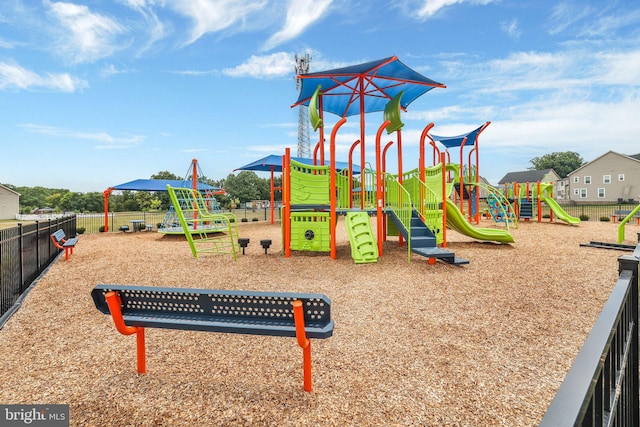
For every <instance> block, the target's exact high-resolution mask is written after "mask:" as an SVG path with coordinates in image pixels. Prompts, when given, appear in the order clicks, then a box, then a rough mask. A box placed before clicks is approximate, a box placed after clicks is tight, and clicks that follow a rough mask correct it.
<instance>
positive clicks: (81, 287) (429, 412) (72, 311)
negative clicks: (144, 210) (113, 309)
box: [0, 219, 640, 426]
mask: <svg viewBox="0 0 640 427" xmlns="http://www.w3.org/2000/svg"><path fill="white" fill-rule="evenodd" d="M480 226H481V227H496V226H495V225H493V223H492V222H488V221H487V222H485V221H483V222H482V223H481V224H480ZM616 227H617V224H611V223H599V222H588V223H582V224H580V225H579V226H569V225H565V224H563V223H556V222H554V223H549V222H544V223H536V222H523V223H521V224H520V226H519V228H517V229H512V230H511V232H512V234H513V235H514V237H515V240H516V243H515V244H511V245H500V244H493V243H483V242H478V241H474V240H473V239H471V238H469V237H466V236H462V235H460V234H457V233H455V232H454V231H448V245H447V249H448V250H450V251H452V252H455V254H456V255H457V256H459V257H462V258H466V259H468V260H470V262H471V263H470V264H469V265H467V266H463V267H455V266H451V265H448V264H445V263H442V262H438V263H437V264H436V265H429V263H428V260H427V259H426V258H422V257H420V256H416V255H414V256H412V260H411V262H410V263H407V252H406V247H399V246H398V242H397V240H396V239H395V238H389V240H388V241H387V242H385V243H384V254H383V256H382V257H381V258H380V259H379V261H378V262H377V263H375V264H354V262H353V260H352V259H351V250H350V247H349V242H348V238H347V235H346V230H345V226H344V222H343V220H342V219H341V220H340V221H339V223H338V228H337V241H338V242H339V243H338V250H337V260H331V259H330V257H329V255H328V254H327V253H311V252H295V251H294V252H292V256H291V257H290V258H285V257H284V255H283V254H282V253H281V249H282V244H281V229H280V225H279V224H276V225H270V224H268V223H248V224H241V225H240V233H241V236H242V237H249V238H250V243H249V246H248V247H247V249H246V255H244V256H243V255H239V256H238V260H237V261H235V262H234V261H233V259H232V258H231V257H230V256H228V255H205V256H201V257H200V258H197V259H196V258H194V257H193V256H192V255H191V252H190V250H189V247H188V245H187V243H186V240H185V239H184V236H169V235H162V234H159V233H156V232H137V233H109V234H92V235H82V236H80V241H79V243H78V245H77V246H76V249H75V253H74V254H73V255H72V256H71V258H70V260H69V261H66V262H65V261H64V256H62V257H61V258H58V260H57V262H56V263H55V264H54V265H53V266H52V267H51V268H50V269H49V271H48V272H47V273H46V274H45V275H44V277H43V278H42V279H41V280H40V281H39V282H38V284H37V285H36V287H35V288H34V289H33V291H31V292H30V294H29V295H28V296H27V298H26V299H25V301H24V303H23V305H22V307H21V308H20V309H19V310H18V311H17V312H16V313H15V314H14V316H13V317H12V318H11V320H10V321H9V322H8V323H7V324H6V325H5V327H4V328H3V329H2V330H1V331H0V371H1V377H2V387H1V388H0V402H2V403H3V404H19V403H22V404H53V403H66V404H69V405H70V410H71V414H70V416H71V425H73V426H194V425H210V426H213V425H216V426H218V425H220V426H235V425H246V426H256V425H268V426H272V425H274V426H275V425H277V426H283V425H285V426H287V425H303V426H304V425H323V426H352V425H353V426H356V425H357V426H363V425H380V426H394V425H397V426H408V425H421V426H535V425H537V424H538V423H539V421H540V419H541V418H542V416H543V415H544V413H545V411H546V409H547V407H548V405H549V403H550V402H551V400H552V398H553V396H554V395H555V393H556V391H557V389H558V387H559V386H560V384H561V382H562V381H563V379H564V376H565V374H566V372H567V371H568V369H569V368H570V366H571V364H572V362H573V360H574V358H575V356H576V355H577V353H578V352H579V350H580V348H581V346H582V344H583V342H584V340H585V338H586V337H587V335H588V334H589V332H590V330H591V327H592V326H593V324H594V322H595V321H596V319H597V317H598V315H599V313H600V310H601V308H602V307H603V305H604V303H605V302H606V300H607V298H608V297H609V294H610V292H611V290H612V289H613V286H614V284H615V281H616V279H617V274H618V273H617V271H618V263H617V258H618V257H619V256H620V255H624V254H626V253H625V252H621V251H617V250H604V249H594V248H586V247H580V246H579V244H580V243H587V242H589V241H592V240H595V241H605V242H615V239H616V230H617V228H616ZM374 230H375V224H374ZM638 231H640V227H638V226H635V225H630V224H627V237H628V238H629V239H630V240H627V241H625V243H628V244H636V243H637V242H636V233H637V232H638ZM262 239H271V240H272V241H273V244H272V246H271V248H270V249H269V250H268V253H267V254H265V253H264V250H263V249H262V247H261V246H260V240H262ZM99 283H105V284H130V285H138V286H169V287H185V288H189V287H191V288H212V289H246V290H256V291H285V292H287V291H291V292H313V293H324V294H326V295H327V296H329V298H330V299H331V301H332V313H333V319H334V320H335V330H334V336H333V337H331V338H329V339H324V340H312V354H313V392H311V393H306V392H304V391H303V388H302V351H301V349H300V348H299V347H298V346H297V342H296V340H295V339H293V338H282V337H264V336H250V335H235V334H217V333H206V332H187V331H170V330H160V329H147V331H146V338H147V374H146V375H138V374H137V373H136V350H135V338H134V337H133V336H123V335H120V334H119V333H118V332H117V331H116V330H115V328H114V326H113V322H112V321H111V319H110V317H109V316H105V315H104V314H102V313H100V312H98V311H97V310H96V308H95V306H94V304H93V301H92V300H91V297H90V292H91V290H92V289H93V288H94V287H95V285H96V284H99Z"/></svg>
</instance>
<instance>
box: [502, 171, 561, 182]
mask: <svg viewBox="0 0 640 427" xmlns="http://www.w3.org/2000/svg"><path fill="white" fill-rule="evenodd" d="M551 171H553V169H542V170H526V171H520V172H509V173H507V174H506V175H505V176H503V177H502V179H501V180H500V181H498V184H506V183H509V182H538V181H542V180H543V179H544V177H545V175H546V174H548V173H549V172H551ZM553 172H554V173H555V171H553Z"/></svg>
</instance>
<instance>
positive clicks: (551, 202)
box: [540, 193, 580, 225]
mask: <svg viewBox="0 0 640 427" xmlns="http://www.w3.org/2000/svg"><path fill="white" fill-rule="evenodd" d="M540 200H542V201H543V202H545V203H546V204H547V206H549V209H551V212H553V214H554V215H555V216H556V218H558V219H559V220H560V221H564V222H566V223H567V224H573V225H575V224H580V218H576V217H575V216H571V215H569V214H568V213H567V212H565V210H564V209H562V207H560V205H559V204H558V202H556V201H555V199H552V198H551V197H546V196H545V195H544V193H542V194H540Z"/></svg>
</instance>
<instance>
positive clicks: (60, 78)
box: [0, 62, 89, 92]
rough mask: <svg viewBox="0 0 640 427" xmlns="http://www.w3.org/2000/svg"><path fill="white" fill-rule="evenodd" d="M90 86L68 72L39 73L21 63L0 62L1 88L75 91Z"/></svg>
mask: <svg viewBox="0 0 640 427" xmlns="http://www.w3.org/2000/svg"><path fill="white" fill-rule="evenodd" d="M87 87H89V84H88V83H87V82H86V81H85V80H82V79H78V78H76V77H73V76H71V75H70V74H68V73H45V74H38V73H35V72H33V71H30V70H27V69H25V68H23V67H21V66H20V65H17V64H10V63H7V62H0V89H1V90H46V91H54V92H75V91H78V90H82V89H84V88H87Z"/></svg>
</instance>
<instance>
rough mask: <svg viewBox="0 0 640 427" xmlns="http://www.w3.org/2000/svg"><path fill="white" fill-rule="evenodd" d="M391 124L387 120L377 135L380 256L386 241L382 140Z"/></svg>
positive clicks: (377, 209) (377, 218)
mask: <svg viewBox="0 0 640 427" xmlns="http://www.w3.org/2000/svg"><path fill="white" fill-rule="evenodd" d="M390 123H391V121H390V120H385V121H384V123H382V125H381V126H380V127H379V128H378V132H377V134H376V220H377V225H378V227H377V237H378V256H382V241H383V239H384V227H383V223H384V219H383V218H382V204H383V203H384V197H383V191H382V187H383V183H382V153H381V151H380V139H382V131H384V130H385V129H386V128H387V126H389V124H390Z"/></svg>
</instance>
